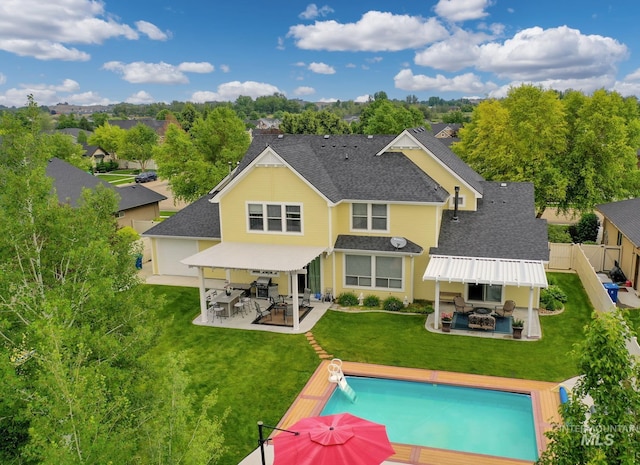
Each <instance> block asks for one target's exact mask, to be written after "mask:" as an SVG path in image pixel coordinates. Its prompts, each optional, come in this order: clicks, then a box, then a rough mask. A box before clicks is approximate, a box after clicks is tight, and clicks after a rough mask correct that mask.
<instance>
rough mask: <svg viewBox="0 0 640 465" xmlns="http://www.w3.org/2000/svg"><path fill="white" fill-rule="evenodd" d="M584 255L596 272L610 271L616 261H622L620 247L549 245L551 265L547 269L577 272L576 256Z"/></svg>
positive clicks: (551, 243)
mask: <svg viewBox="0 0 640 465" xmlns="http://www.w3.org/2000/svg"><path fill="white" fill-rule="evenodd" d="M578 254H580V255H584V256H585V257H586V259H587V260H588V261H589V263H590V264H591V267H592V268H593V269H594V270H595V272H601V271H609V270H610V269H611V268H613V265H614V262H615V261H618V262H619V261H620V247H618V246H610V245H593V244H558V243H554V242H550V243H549V264H548V265H547V269H548V270H549V271H554V270H575V269H576V264H575V263H574V262H575V257H576V255H578Z"/></svg>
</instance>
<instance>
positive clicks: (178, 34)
mask: <svg viewBox="0 0 640 465" xmlns="http://www.w3.org/2000/svg"><path fill="white" fill-rule="evenodd" d="M638 17H640V3H638V2H637V0H618V1H606V0H604V1H603V0H598V1H594V0H581V1H580V2H578V3H577V4H575V3H574V2H567V1H564V0H553V1H551V0H537V1H525V0H431V1H424V0H423V1H410V0H398V1H395V2H388V1H386V2H385V1H376V0H370V1H366V2H365V1H362V2H361V1H350V2H344V1H340V2H332V1H329V2H327V3H309V2H307V1H297V0H286V1H285V0H271V1H268V2H257V1H248V0H235V1H209V0H199V1H198V0H181V1H174V0H128V1H124V0H104V1H91V0H49V1H43V0H0V104H1V105H6V106H22V105H24V104H25V103H26V96H27V95H28V94H34V96H35V99H36V101H37V102H38V103H40V104H42V105H53V104H55V103H58V102H68V103H71V104H77V105H90V104H109V103H119V102H130V103H150V102H159V101H164V102H171V101H173V100H178V101H192V102H204V101H210V100H218V101H234V100H235V99H236V98H237V97H238V96H239V95H246V96H250V97H252V98H254V99H255V98H256V97H259V96H261V95H272V94H273V93H274V92H279V93H282V94H284V95H286V96H287V97H288V98H301V99H304V100H308V101H317V102H320V101H324V102H330V101H335V100H356V101H363V100H366V99H367V98H368V97H369V96H370V95H373V94H374V93H375V92H378V91H385V92H386V93H387V95H388V96H389V97H390V98H398V99H404V98H405V97H407V96H408V95H416V96H417V97H418V98H419V99H420V100H426V99H428V98H429V97H431V96H439V97H442V98H445V99H452V98H459V97H502V96H504V95H505V94H506V92H507V90H508V89H509V87H510V86H512V85H519V84H520V83H523V82H525V83H533V84H537V85H542V86H543V87H545V88H554V89H558V90H564V89H569V88H571V89H578V90H581V91H583V92H585V93H590V92H592V91H593V90H595V89H599V88H605V89H607V90H616V91H618V92H620V93H621V94H622V95H625V96H627V95H640V50H639V49H638V48H639V46H640V45H639V43H640V36H639V35H638V34H637V19H638Z"/></svg>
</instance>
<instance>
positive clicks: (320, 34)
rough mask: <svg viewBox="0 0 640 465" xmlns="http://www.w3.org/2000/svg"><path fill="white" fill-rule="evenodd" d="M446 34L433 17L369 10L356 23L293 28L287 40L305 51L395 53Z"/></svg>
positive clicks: (329, 23) (421, 44)
mask: <svg viewBox="0 0 640 465" xmlns="http://www.w3.org/2000/svg"><path fill="white" fill-rule="evenodd" d="M447 35H448V33H447V30H446V29H445V28H444V27H443V26H442V25H441V24H440V23H439V22H438V20H437V19H435V18H430V19H427V20H425V19H424V18H421V17H416V16H408V15H394V14H392V13H382V12H379V11H369V12H367V13H365V14H364V15H362V18H361V19H360V20H359V21H358V22H357V23H347V24H341V23H338V22H336V21H316V22H315V23H314V24H312V25H302V24H299V25H296V26H292V27H290V28H289V32H288V34H287V37H293V38H294V40H295V42H296V46H298V47H299V48H301V49H305V50H329V51H398V50H404V49H411V48H417V47H423V46H425V45H427V44H429V43H433V42H435V41H437V40H441V39H443V38H445V37H446V36H447ZM382 38H384V39H382Z"/></svg>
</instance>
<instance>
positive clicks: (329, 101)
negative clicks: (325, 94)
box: [318, 97, 338, 103]
mask: <svg viewBox="0 0 640 465" xmlns="http://www.w3.org/2000/svg"><path fill="white" fill-rule="evenodd" d="M337 101H338V99H337V98H333V97H329V98H321V99H320V100H318V102H320V103H335V102H337Z"/></svg>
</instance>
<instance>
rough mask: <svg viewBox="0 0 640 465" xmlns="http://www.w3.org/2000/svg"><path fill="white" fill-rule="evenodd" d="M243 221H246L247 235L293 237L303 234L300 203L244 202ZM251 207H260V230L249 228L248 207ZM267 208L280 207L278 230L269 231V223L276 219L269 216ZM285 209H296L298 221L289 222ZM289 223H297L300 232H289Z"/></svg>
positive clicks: (249, 215)
mask: <svg viewBox="0 0 640 465" xmlns="http://www.w3.org/2000/svg"><path fill="white" fill-rule="evenodd" d="M245 205H246V206H245V220H246V229H247V233H249V234H285V235H294V236H301V235H303V234H304V221H303V206H302V202H264V201H247V202H245ZM251 205H259V206H260V207H262V217H261V218H262V229H253V228H251V218H252V217H251V214H250V212H249V207H250V206H251ZM269 206H278V207H280V217H279V219H280V225H281V229H280V230H270V229H269V221H270V220H273V219H276V218H277V217H275V216H269V214H268V207H269ZM287 207H297V208H299V210H300V218H299V219H298V220H295V219H294V220H291V219H290V218H289V217H288V216H287V213H288V212H287ZM290 221H298V222H299V223H300V231H290V230H289V228H288V225H289V222H290Z"/></svg>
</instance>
